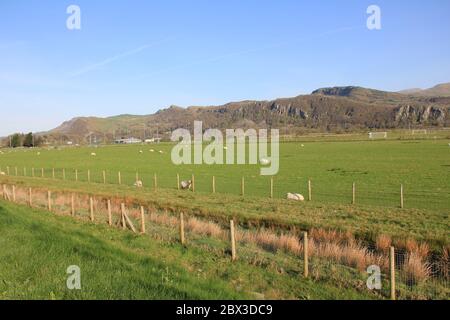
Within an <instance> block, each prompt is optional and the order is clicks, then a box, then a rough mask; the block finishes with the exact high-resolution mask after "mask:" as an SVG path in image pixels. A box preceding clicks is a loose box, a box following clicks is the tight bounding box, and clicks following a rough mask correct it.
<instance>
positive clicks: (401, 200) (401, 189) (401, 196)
mask: <svg viewBox="0 0 450 320" xmlns="http://www.w3.org/2000/svg"><path fill="white" fill-rule="evenodd" d="M403 200H404V199H403V184H402V185H400V208H402V209H403V208H404V202H403Z"/></svg>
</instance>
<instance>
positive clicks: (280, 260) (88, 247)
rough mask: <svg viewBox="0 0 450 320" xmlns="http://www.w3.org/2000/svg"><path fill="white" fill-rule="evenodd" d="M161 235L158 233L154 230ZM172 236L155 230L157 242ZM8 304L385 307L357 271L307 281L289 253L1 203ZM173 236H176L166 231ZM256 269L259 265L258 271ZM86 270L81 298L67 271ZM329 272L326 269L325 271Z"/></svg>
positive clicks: (0, 260)
mask: <svg viewBox="0 0 450 320" xmlns="http://www.w3.org/2000/svg"><path fill="white" fill-rule="evenodd" d="M153 227H155V228H157V227H156V226H153ZM162 231H164V230H159V229H154V230H153V229H152V233H153V234H157V233H158V232H159V233H161V232H162ZM0 233H1V235H2V236H1V237H0V246H1V247H2V250H1V251H0V299H380V298H383V296H381V295H379V294H376V293H373V292H370V291H369V290H367V288H365V287H364V286H361V285H360V283H361V281H363V279H364V276H363V275H361V274H359V273H357V272H355V271H354V270H352V269H349V268H343V267H342V268H341V267H338V266H334V267H333V272H330V270H328V271H326V270H327V269H321V270H320V271H319V270H318V271H316V272H321V274H323V276H322V277H321V279H320V280H316V281H313V280H312V279H307V280H306V279H304V278H302V277H301V276H299V275H298V274H299V273H300V272H301V261H299V260H298V259H292V258H289V257H287V256H285V255H283V254H282V253H271V254H269V253H259V254H256V255H258V256H259V258H255V257H256V256H255V253H246V251H245V250H243V249H240V256H241V258H240V259H239V260H238V261H237V262H235V263H231V262H230V259H229V257H228V256H227V255H224V254H223V250H221V249H220V248H219V249H214V246H217V244H214V246H212V247H211V246H208V245H207V243H208V241H212V240H208V239H200V240H198V242H197V243H195V242H194V240H193V239H191V238H189V239H190V240H189V241H190V242H189V247H188V248H185V247H183V246H181V245H180V244H178V241H176V240H170V239H169V240H164V241H162V240H161V239H154V238H151V237H145V236H138V235H134V234H132V233H130V232H125V231H122V230H118V229H114V228H110V227H107V226H106V225H100V224H90V223H86V222H81V221H78V220H75V219H73V218H71V217H64V216H57V215H54V214H53V213H49V212H46V211H43V210H37V209H33V210H30V209H29V208H26V207H23V206H16V205H12V204H10V203H6V202H4V201H0ZM165 234H168V233H167V231H165ZM251 261H259V262H258V263H251ZM71 265H77V266H79V267H80V270H81V287H82V288H81V290H69V289H67V286H66V280H67V277H68V275H67V273H66V270H67V268H68V267H69V266H71ZM325 268H326V267H325Z"/></svg>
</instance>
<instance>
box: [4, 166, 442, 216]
mask: <svg viewBox="0 0 450 320" xmlns="http://www.w3.org/2000/svg"><path fill="white" fill-rule="evenodd" d="M6 169H7V172H6V173H5V172H2V174H3V175H5V176H9V175H10V166H6ZM14 169H15V175H14V176H17V177H18V176H19V175H18V169H17V166H15V167H14ZM50 170H51V177H52V179H61V180H63V181H70V180H71V179H70V178H69V177H68V175H67V174H66V169H65V168H63V169H61V173H60V174H57V173H56V169H55V168H51V169H50ZM34 171H35V170H34V168H32V169H31V173H32V174H31V177H32V178H39V177H38V176H36V175H35V172H34ZM45 171H46V170H45V169H44V168H41V178H45V177H46V174H45ZM27 172H28V170H27V168H26V167H24V168H23V177H29V176H27ZM72 172H73V176H72V178H73V180H74V181H77V182H78V181H81V180H80V172H82V171H80V170H79V169H74V170H73V171H72ZM100 174H101V176H100V177H101V178H98V175H97V179H95V175H92V171H91V170H90V169H86V171H85V179H86V180H85V181H86V182H88V183H102V184H118V185H122V184H123V179H122V178H123V176H122V172H121V171H118V172H117V181H114V180H111V179H107V172H106V170H102V171H100ZM135 175H136V176H135V181H134V185H137V182H138V181H140V182H141V184H140V185H142V187H144V185H145V184H144V181H143V176H142V175H140V174H139V171H136V173H135ZM93 177H94V179H93ZM210 177H212V182H211V184H212V185H211V187H210V188H209V187H208V188H205V190H207V189H209V191H206V192H210V193H213V194H214V193H217V185H218V184H219V185H220V184H221V183H222V184H223V183H226V184H227V185H228V186H229V183H230V180H227V181H225V182H222V181H220V180H219V181H218V179H217V176H215V175H213V176H210ZM151 180H153V181H152V183H151V184H150V183H149V184H148V185H146V186H145V187H149V188H150V187H153V189H154V190H158V189H159V187H160V186H159V184H158V175H157V173H154V174H153V179H151ZM161 180H162V179H161ZM165 181H166V182H167V177H166V180H165ZM247 181H249V180H247V179H246V177H245V176H243V177H241V181H240V192H239V195H241V196H249V192H247V191H248V190H250V191H251V190H252V189H253V190H254V193H253V196H257V197H263V196H262V195H261V194H260V193H261V192H260V191H261V187H262V185H261V184H260V183H259V182H258V183H257V184H250V183H248V182H247ZM81 182H83V181H81ZM181 182H182V181H181V178H180V174H177V175H176V186H177V187H176V189H178V190H179V189H180V183H181ZM203 182H204V181H203ZM127 185H131V184H127ZM140 185H139V186H140ZM340 185H341V184H339V186H340ZM252 186H253V188H252ZM314 186H315V188H314V190H313V181H312V179H311V178H310V179H308V180H307V181H306V182H305V185H304V187H305V188H303V187H302V186H301V185H299V187H300V188H298V187H297V189H303V190H305V189H306V192H307V197H305V198H307V200H308V201H313V198H314V201H317V202H334V203H342V199H344V198H347V199H349V200H348V201H351V204H353V205H355V204H356V202H357V199H358V203H359V204H374V205H380V206H382V207H397V208H401V209H403V208H405V207H406V205H407V204H408V207H410V208H417V207H418V206H417V203H419V202H420V201H423V202H424V204H430V203H436V204H439V205H441V204H442V206H445V200H446V198H449V200H450V190H448V191H446V190H436V191H418V190H414V189H408V190H407V194H406V193H405V187H404V184H399V185H398V189H397V190H395V189H392V188H391V187H390V186H389V189H386V187H384V188H379V187H378V186H376V187H377V188H378V189H377V190H378V191H377V192H374V191H373V190H371V189H368V187H367V186H366V187H364V186H363V185H362V184H358V188H357V184H356V182H353V184H352V185H351V189H350V190H351V191H348V192H346V191H345V190H343V189H342V188H341V189H337V190H333V191H332V192H328V191H324V188H325V187H323V188H322V189H323V190H320V184H319V183H318V182H315V183H314ZM275 187H276V186H275V179H274V178H273V177H271V178H270V181H269V193H268V195H267V196H268V197H269V198H271V199H274V198H285V196H283V197H280V196H278V197H275ZM162 188H163V189H164V188H172V187H170V186H169V187H167V186H165V187H162ZM284 188H285V189H286V188H287V187H284ZM222 189H223V188H222ZM191 191H192V192H196V191H198V190H197V187H196V177H195V175H194V174H192V175H191ZM204 192H205V191H203V193H204ZM290 192H293V191H290ZM250 193H251V192H250ZM256 193H257V194H258V195H256ZM296 193H298V192H296ZM225 194H226V192H225ZM230 194H232V193H230ZM286 194H287V191H286ZM405 195H408V199H406V198H405ZM433 197H434V198H435V199H432V198H433ZM395 198H397V199H398V202H397V203H398V204H395V202H394V201H393V200H394V199H395ZM350 199H351V200H350ZM422 199H423V200H422ZM406 200H408V202H407V201H406ZM419 207H420V206H419Z"/></svg>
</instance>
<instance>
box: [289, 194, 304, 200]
mask: <svg viewBox="0 0 450 320" xmlns="http://www.w3.org/2000/svg"><path fill="white" fill-rule="evenodd" d="M287 199H288V200H295V201H305V197H304V196H302V195H301V194H299V193H288V194H287Z"/></svg>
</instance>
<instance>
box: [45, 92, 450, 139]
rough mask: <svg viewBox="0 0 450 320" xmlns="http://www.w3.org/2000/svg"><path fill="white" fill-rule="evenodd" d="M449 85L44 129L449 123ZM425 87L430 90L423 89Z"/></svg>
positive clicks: (108, 133)
mask: <svg viewBox="0 0 450 320" xmlns="http://www.w3.org/2000/svg"><path fill="white" fill-rule="evenodd" d="M446 88H447V85H440V86H437V87H435V88H432V89H429V90H423V91H420V95H418V94H416V93H414V94H404V93H398V92H385V91H380V90H373V89H367V88H361V87H334V88H322V89H318V90H316V91H314V92H313V93H312V94H310V95H302V96H297V97H293V98H282V99H276V100H272V101H241V102H231V103H228V104H225V105H221V106H207V107H198V106H193V107H189V108H181V107H178V106H171V107H169V108H167V109H163V110H160V111H158V112H157V113H155V114H150V115H128V114H127V115H120V116H114V117H109V118H96V117H80V118H74V119H72V120H70V121H67V122H64V123H63V124H62V125H60V126H59V127H57V128H55V129H53V130H51V131H48V132H45V133H42V134H43V135H46V136H47V137H49V138H54V139H71V140H74V139H75V140H77V141H80V142H83V141H86V140H87V137H88V136H89V135H91V134H93V135H95V137H96V139H105V138H106V139H108V140H112V139H113V138H114V137H115V138H118V137H126V136H135V137H154V136H156V135H159V136H162V137H165V138H167V137H168V136H169V133H170V132H171V131H173V130H175V129H177V128H186V129H192V127H193V123H194V121H195V120H201V121H203V125H204V129H207V128H219V129H226V128H243V129H248V128H281V129H283V130H284V131H283V130H282V133H290V134H295V133H298V132H304V131H306V130H311V129H313V130H317V131H318V130H320V131H341V130H355V129H368V128H372V129H373V128H380V129H383V128H403V127H405V128H406V127H409V126H415V127H425V126H450V97H446V96H444V95H437V96H434V95H433V96H429V95H430V94H431V93H432V92H436V93H445V90H446ZM425 91H426V94H425V93H424V92H425Z"/></svg>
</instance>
